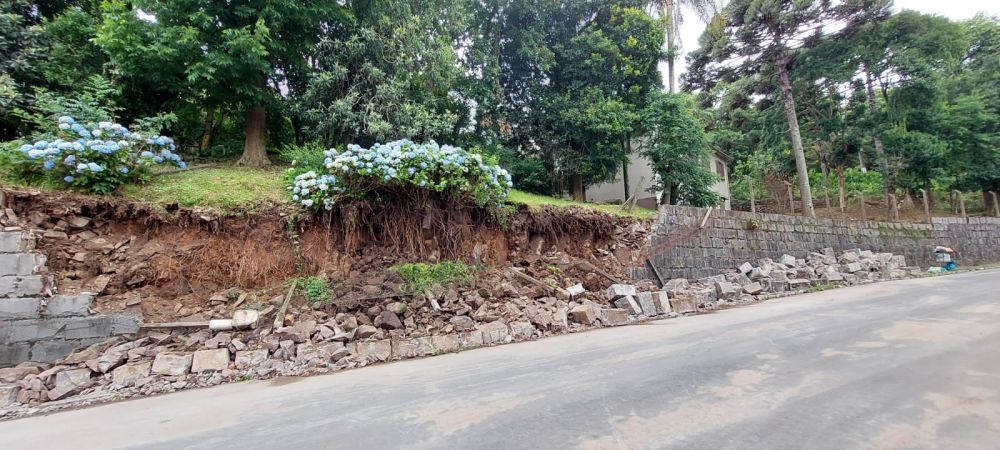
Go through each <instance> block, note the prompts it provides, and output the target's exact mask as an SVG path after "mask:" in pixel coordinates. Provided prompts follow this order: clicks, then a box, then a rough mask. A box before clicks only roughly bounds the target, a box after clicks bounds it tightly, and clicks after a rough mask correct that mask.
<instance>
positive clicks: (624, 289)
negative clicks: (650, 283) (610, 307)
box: [607, 284, 636, 300]
mask: <svg viewBox="0 0 1000 450" xmlns="http://www.w3.org/2000/svg"><path fill="white" fill-rule="evenodd" d="M635 295H636V290H635V286H633V285H631V284H612V285H611V287H609V288H608V291H607V297H608V300H615V299H618V298H621V297H625V296H632V297H634V296H635Z"/></svg>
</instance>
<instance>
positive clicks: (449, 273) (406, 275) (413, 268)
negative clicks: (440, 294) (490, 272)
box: [389, 261, 477, 293]
mask: <svg viewBox="0 0 1000 450" xmlns="http://www.w3.org/2000/svg"><path fill="white" fill-rule="evenodd" d="M389 270H390V271H391V272H393V273H395V274H397V275H399V277H400V278H402V279H403V282H404V283H405V284H404V286H403V290H405V291H407V292H410V293H421V292H424V290H426V289H427V288H429V287H431V286H434V285H435V284H440V285H447V284H456V283H457V284H467V283H471V282H472V281H473V279H475V274H476V272H477V269H476V268H475V267H473V266H470V265H468V264H465V263H463V262H461V261H442V262H439V263H435V264H427V263H406V264H397V265H395V266H392V267H390V268H389Z"/></svg>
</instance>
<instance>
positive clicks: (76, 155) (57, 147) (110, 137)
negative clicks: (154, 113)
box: [4, 116, 186, 194]
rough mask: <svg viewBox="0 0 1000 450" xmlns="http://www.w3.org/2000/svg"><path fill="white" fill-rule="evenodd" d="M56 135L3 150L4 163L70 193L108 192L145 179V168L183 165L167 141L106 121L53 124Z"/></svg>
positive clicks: (65, 120)
mask: <svg viewBox="0 0 1000 450" xmlns="http://www.w3.org/2000/svg"><path fill="white" fill-rule="evenodd" d="M58 124H59V125H58V131H56V132H55V135H56V136H57V137H56V138H55V139H53V140H51V141H46V140H41V141H38V142H35V143H34V144H25V145H22V146H21V147H20V148H19V150H18V151H15V152H9V154H8V155H6V158H5V159H4V161H5V164H9V165H11V166H14V167H12V170H11V172H12V173H13V174H15V176H17V177H19V178H20V179H22V180H25V181H28V182H39V181H41V182H46V183H48V184H50V185H55V186H59V187H63V188H66V189H70V190H78V191H84V192H92V193H97V194H110V193H111V192H113V191H114V190H115V189H117V188H118V186H120V185H122V184H124V183H129V182H141V181H145V180H148V178H149V174H150V171H149V167H150V166H152V165H154V164H171V165H174V166H177V167H180V168H182V169H183V168H185V167H186V165H185V163H184V161H183V160H181V157H180V155H178V154H176V153H174V150H175V148H176V147H175V145H174V142H173V140H172V139H170V138H168V137H165V136H151V137H148V138H144V137H143V136H142V135H141V134H139V133H137V132H134V131H131V130H129V129H128V128H126V127H123V126H121V125H118V124H113V123H111V122H100V123H98V124H97V126H85V125H83V124H81V123H78V122H76V120H74V119H73V118H72V117H69V116H62V117H60V118H59V120H58Z"/></svg>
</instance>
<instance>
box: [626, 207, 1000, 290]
mask: <svg viewBox="0 0 1000 450" xmlns="http://www.w3.org/2000/svg"><path fill="white" fill-rule="evenodd" d="M706 212H707V210H706V209H703V208H691V207H680V206H670V207H664V208H663V209H662V210H661V211H660V213H659V215H658V217H657V221H656V224H655V225H654V227H655V229H654V231H653V233H651V235H650V237H649V241H648V242H647V249H646V250H647V255H648V256H649V260H650V264H651V265H652V266H653V267H655V268H656V271H657V272H658V273H659V275H660V276H661V277H663V278H664V279H671V278H695V279H696V278H704V277H709V276H713V275H718V274H720V273H722V272H723V271H725V270H729V269H732V268H734V267H739V266H740V265H741V264H743V263H744V262H747V261H756V260H758V259H761V258H772V259H774V260H778V259H779V258H781V257H782V256H783V255H785V254H788V255H792V256H794V257H796V258H804V257H806V256H807V255H808V254H809V253H810V252H814V251H816V250H817V249H820V248H831V249H833V250H834V251H836V252H838V253H840V252H844V251H847V250H851V249H856V248H862V249H868V250H872V251H875V252H886V253H893V254H896V255H903V256H905V258H906V261H908V262H909V263H911V264H915V265H918V266H924V267H926V266H929V265H933V264H935V262H934V254H933V251H934V247H935V246H937V245H946V246H949V247H951V248H953V249H954V250H956V251H957V252H958V255H959V258H960V260H961V261H962V263H964V264H979V263H985V262H994V261H1000V219H998V218H992V217H970V218H968V219H962V218H952V217H948V218H934V219H933V221H932V222H933V223H932V224H924V223H899V222H861V221H851V220H842V219H809V218H805V217H799V216H788V215H780V214H759V213H758V214H754V213H749V212H743V211H724V210H714V211H712V212H711V214H710V215H709V217H708V220H707V221H705V225H704V227H701V223H702V221H703V220H704V218H705V214H706ZM631 275H632V276H633V277H634V278H639V279H653V278H654V277H655V275H654V273H653V271H652V270H651V269H650V267H649V265H646V267H636V268H634V269H633V270H632V272H631Z"/></svg>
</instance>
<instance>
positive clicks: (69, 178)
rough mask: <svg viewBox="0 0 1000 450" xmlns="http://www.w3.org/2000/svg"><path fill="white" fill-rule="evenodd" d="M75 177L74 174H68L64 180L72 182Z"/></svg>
mask: <svg viewBox="0 0 1000 450" xmlns="http://www.w3.org/2000/svg"><path fill="white" fill-rule="evenodd" d="M74 179H75V178H73V175H66V177H65V178H63V181H65V182H67V183H72V182H73V180H74Z"/></svg>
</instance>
